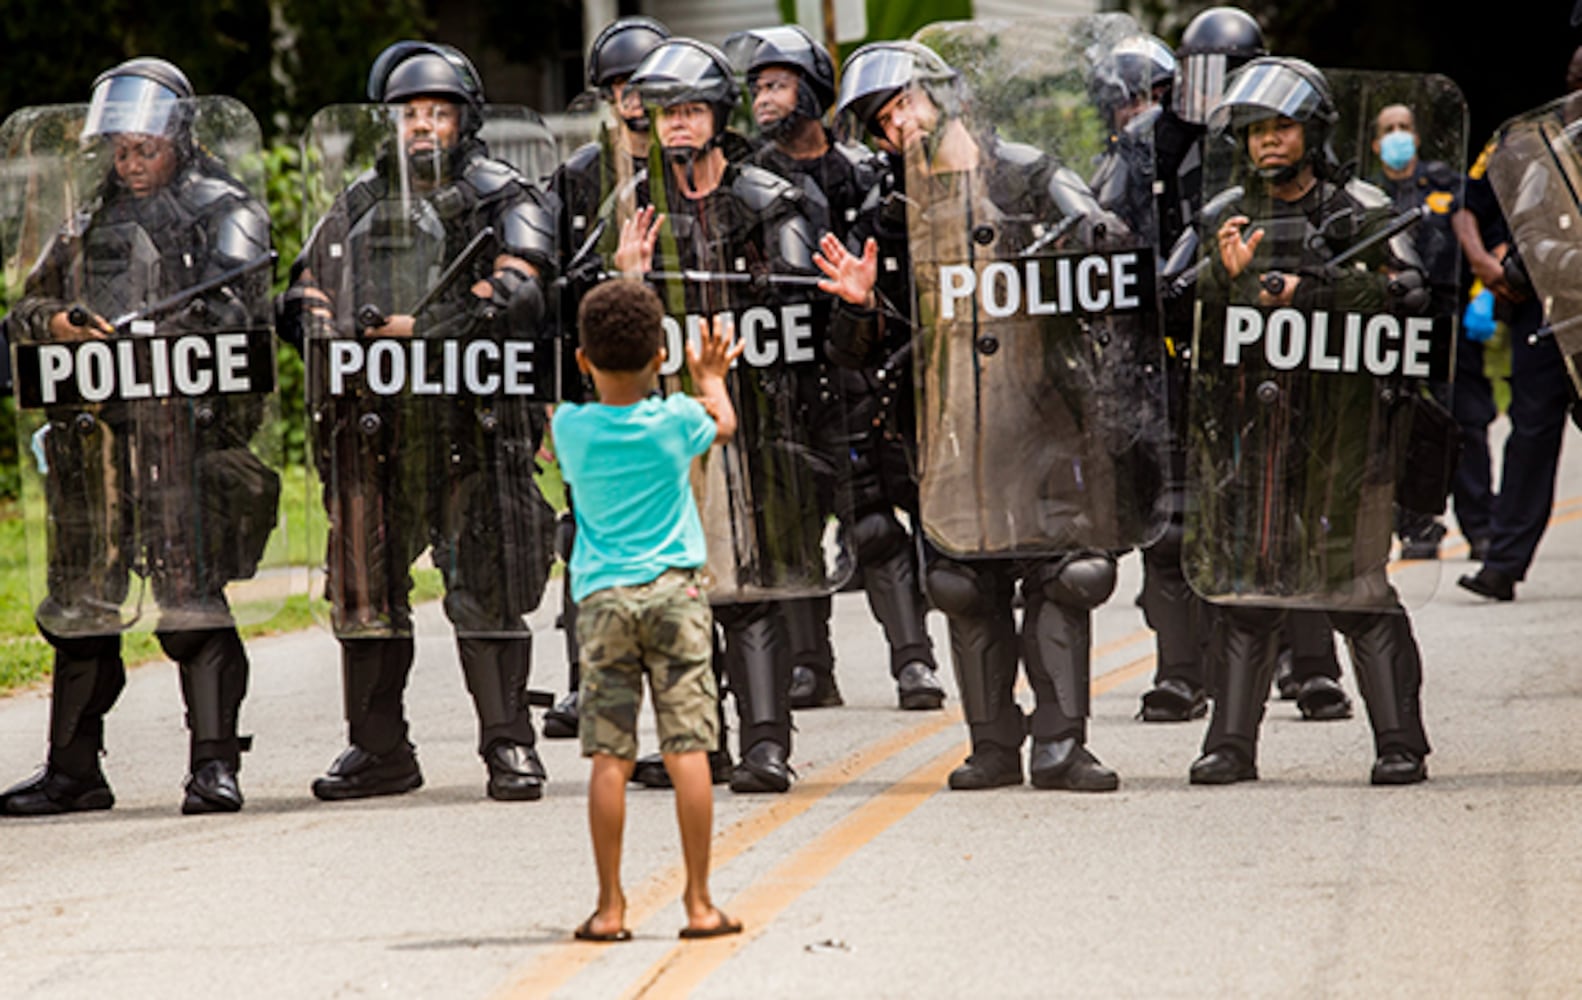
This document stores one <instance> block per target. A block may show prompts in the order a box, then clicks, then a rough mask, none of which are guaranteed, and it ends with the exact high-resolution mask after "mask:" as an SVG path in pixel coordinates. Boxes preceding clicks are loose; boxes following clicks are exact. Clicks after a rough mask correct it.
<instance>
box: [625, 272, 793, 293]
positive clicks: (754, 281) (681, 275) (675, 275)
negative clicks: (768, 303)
mask: <svg viewBox="0 0 1582 1000" xmlns="http://www.w3.org/2000/svg"><path fill="white" fill-rule="evenodd" d="M643 277H644V278H647V279H648V280H650V281H692V282H696V283H698V284H709V283H711V282H718V283H721V284H727V285H789V286H791V287H794V288H817V287H818V283H819V282H820V281H823V280H824V279H823V278H821V277H817V276H814V275H811V274H742V273H741V272H738V271H699V270H693V269H691V268H684V269H682V270H680V271H649V272H648V273H647V274H644V275H643Z"/></svg>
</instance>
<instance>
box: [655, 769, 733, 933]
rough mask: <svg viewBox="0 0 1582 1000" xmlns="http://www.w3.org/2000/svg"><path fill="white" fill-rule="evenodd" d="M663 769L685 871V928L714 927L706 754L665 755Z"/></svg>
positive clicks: (711, 817)
mask: <svg viewBox="0 0 1582 1000" xmlns="http://www.w3.org/2000/svg"><path fill="white" fill-rule="evenodd" d="M664 758H665V770H667V771H669V772H670V783H671V784H673V785H674V786H675V788H676V824H677V825H678V826H680V828H681V858H682V862H683V864H684V865H685V867H686V870H687V887H686V890H685V891H684V892H683V893H682V894H681V902H682V904H683V905H684V906H685V907H686V910H687V926H688V927H692V928H697V929H700V930H701V929H704V928H708V927H714V926H717V925H718V924H719V922H720V916H719V914H718V913H717V912H716V911H715V909H714V900H713V898H712V897H711V896H710V895H709V841H710V838H711V837H712V836H713V833H714V778H713V776H712V774H711V773H710V771H709V755H708V754H707V753H706V752H704V751H702V750H692V751H689V752H687V753H667V754H665V755H664Z"/></svg>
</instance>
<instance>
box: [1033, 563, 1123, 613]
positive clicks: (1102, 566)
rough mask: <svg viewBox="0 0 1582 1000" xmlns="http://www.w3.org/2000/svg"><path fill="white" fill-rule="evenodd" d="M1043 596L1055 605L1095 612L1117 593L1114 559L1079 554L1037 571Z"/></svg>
mask: <svg viewBox="0 0 1582 1000" xmlns="http://www.w3.org/2000/svg"><path fill="white" fill-rule="evenodd" d="M1038 584H1039V588H1040V589H1041V590H1042V591H1043V593H1044V596H1045V597H1046V598H1048V599H1049V600H1050V601H1052V602H1053V603H1055V604H1058V605H1060V606H1061V607H1066V608H1075V609H1077V610H1080V611H1092V610H1093V609H1094V608H1096V607H1098V606H1099V605H1100V604H1103V603H1104V602H1105V601H1107V600H1109V597H1110V594H1112V593H1114V592H1115V559H1114V558H1113V557H1111V556H1108V555H1098V554H1094V553H1079V554H1076V555H1070V556H1067V557H1066V558H1064V559H1061V560H1060V561H1059V562H1054V563H1045V564H1044V565H1043V566H1041V567H1039V570H1038Z"/></svg>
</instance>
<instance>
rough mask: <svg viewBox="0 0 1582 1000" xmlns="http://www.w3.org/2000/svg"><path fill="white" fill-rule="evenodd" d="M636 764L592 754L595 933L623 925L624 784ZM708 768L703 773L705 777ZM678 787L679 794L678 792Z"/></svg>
mask: <svg viewBox="0 0 1582 1000" xmlns="http://www.w3.org/2000/svg"><path fill="white" fill-rule="evenodd" d="M634 764H635V761H630V760H626V759H624V758H621V757H616V756H613V755H611V754H607V753H596V754H594V755H593V776H592V777H591V778H590V779H589V780H588V830H589V832H591V833H592V834H593V863H594V866H595V868H597V869H598V873H599V909H598V911H597V912H595V913H594V915H593V918H592V920H591V921H590V922H589V928H588V929H589V930H591V931H593V932H594V933H595V934H613V933H615V932H616V931H619V930H621V929H623V928H624V927H625V926H626V893H625V892H623V891H622V889H621V839H622V835H623V834H624V832H625V830H626V783H627V782H628V781H630V780H631V779H632V767H633V765H634ZM707 769H708V765H707V764H706V763H705V765H704V771H705V776H707ZM679 790H680V789H679V786H678V789H677V791H678V793H679Z"/></svg>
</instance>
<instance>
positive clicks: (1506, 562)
mask: <svg viewBox="0 0 1582 1000" xmlns="http://www.w3.org/2000/svg"><path fill="white" fill-rule="evenodd" d="M1571 400H1572V391H1571V381H1570V377H1569V376H1568V375H1567V374H1566V369H1565V364H1564V362H1563V361H1562V360H1561V357H1560V351H1559V349H1558V348H1557V347H1556V346H1555V342H1554V338H1552V337H1545V338H1543V339H1541V340H1539V341H1538V342H1537V343H1536V344H1530V343H1528V338H1527V337H1525V336H1521V335H1518V334H1516V333H1514V332H1513V333H1512V336H1511V403H1510V409H1509V411H1508V414H1507V415H1508V416H1509V418H1510V421H1511V431H1510V436H1509V437H1508V438H1506V440H1505V458H1504V462H1503V463H1502V464H1501V466H1500V489H1499V493H1498V494H1497V495H1496V496H1495V498H1494V507H1493V510H1492V516H1491V518H1490V521H1489V542H1490V544H1489V555H1488V558H1487V559H1486V560H1485V561H1484V565H1486V566H1488V567H1489V568H1490V569H1494V570H1498V571H1499V572H1501V573H1504V574H1505V575H1506V576H1509V577H1511V578H1512V579H1516V580H1521V579H1524V578H1525V577H1526V576H1527V568H1528V567H1529V566H1531V565H1532V562H1533V556H1534V555H1535V554H1536V553H1537V551H1538V542H1539V539H1541V538H1542V537H1543V534H1544V530H1545V529H1546V528H1548V526H1549V516H1550V514H1551V513H1552V511H1553V508H1554V496H1555V475H1556V471H1557V470H1558V468H1559V464H1560V445H1561V441H1562V440H1563V438H1564V437H1565V428H1566V421H1567V420H1568V419H1569V414H1570V408H1571Z"/></svg>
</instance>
